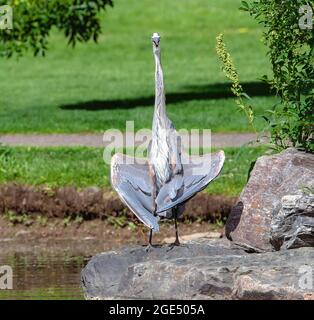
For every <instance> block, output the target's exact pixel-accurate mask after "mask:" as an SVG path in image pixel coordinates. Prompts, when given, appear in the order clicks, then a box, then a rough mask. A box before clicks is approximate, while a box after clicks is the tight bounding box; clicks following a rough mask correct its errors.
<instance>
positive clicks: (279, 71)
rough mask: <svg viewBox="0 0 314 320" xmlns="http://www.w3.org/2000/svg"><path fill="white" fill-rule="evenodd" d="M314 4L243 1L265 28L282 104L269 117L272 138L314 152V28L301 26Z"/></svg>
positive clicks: (271, 81)
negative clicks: (304, 11)
mask: <svg viewBox="0 0 314 320" xmlns="http://www.w3.org/2000/svg"><path fill="white" fill-rule="evenodd" d="M304 5H308V6H309V5H310V6H311V7H312V8H313V7H314V2H313V1H305V0H293V1H291V0H258V1H256V0H255V1H251V2H246V1H242V7H241V9H242V10H245V11H247V12H249V13H250V14H251V15H252V16H253V17H254V18H255V19H256V20H257V21H258V22H259V23H261V24H262V25H263V26H264V27H265V29H264V30H265V31H264V33H263V40H264V42H265V44H266V45H267V46H268V48H269V50H268V55H269V59H270V62H271V64H272V70H273V76H272V78H271V79H268V78H267V77H266V76H264V77H263V79H264V80H265V81H267V82H268V83H269V84H271V86H272V88H274V89H275V90H276V92H277V94H278V95H279V96H280V98H281V104H280V105H277V106H275V107H274V109H273V110H271V114H270V116H265V117H264V118H265V120H267V122H268V125H269V127H268V130H269V131H270V133H271V138H272V141H273V142H274V143H275V145H276V146H278V147H279V148H286V147H287V146H289V145H291V144H292V145H293V146H295V147H297V148H300V149H303V150H306V151H310V152H313V151H314V143H313V131H314V130H313V129H314V52H313V46H314V30H313V27H312V28H311V27H310V26H309V28H307V29H303V28H301V27H300V25H299V21H300V17H301V15H300V13H299V10H300V8H301V6H304ZM309 17H311V16H309Z"/></svg>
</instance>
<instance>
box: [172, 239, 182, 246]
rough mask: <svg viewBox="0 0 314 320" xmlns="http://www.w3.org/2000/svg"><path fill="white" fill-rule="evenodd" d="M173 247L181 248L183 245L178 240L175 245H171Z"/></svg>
mask: <svg viewBox="0 0 314 320" xmlns="http://www.w3.org/2000/svg"><path fill="white" fill-rule="evenodd" d="M171 246H172V247H179V246H181V243H180V241H179V239H176V241H175V242H173V243H172V244H171Z"/></svg>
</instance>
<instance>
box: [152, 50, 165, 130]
mask: <svg viewBox="0 0 314 320" xmlns="http://www.w3.org/2000/svg"><path fill="white" fill-rule="evenodd" d="M155 63H156V70H155V111H154V120H155V121H156V120H159V121H158V122H161V124H162V123H163V121H164V120H166V119H167V115H166V97H165V86H164V75H163V72H162V66H161V61H160V53H155Z"/></svg>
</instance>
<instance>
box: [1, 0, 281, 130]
mask: <svg viewBox="0 0 314 320" xmlns="http://www.w3.org/2000/svg"><path fill="white" fill-rule="evenodd" d="M114 3H115V7H114V8H113V9H111V8H110V9H108V11H107V12H106V13H105V14H103V35H102V36H101V37H100V39H99V43H98V44H94V43H88V44H79V45H78V46H77V47H76V48H75V49H74V50H72V49H71V48H70V47H68V46H67V45H66V41H65V39H64V37H63V35H61V34H59V33H57V32H54V33H53V35H52V37H51V41H50V46H49V47H50V48H49V51H48V53H47V57H45V58H34V57H32V55H31V54H28V55H27V56H25V57H23V58H21V59H19V60H17V59H15V58H13V59H11V60H5V59H0V70H1V72H0V92H1V95H0V133H17V132H18V133H21V132H25V133H36V132H37V133H39V132H46V133H50V132H57V133H58V132H59V133H61V132H102V131H104V130H106V129H108V128H112V127H114V128H119V129H123V128H124V127H125V121H126V120H134V121H135V127H136V129H139V128H150V127H151V121H152V111H153V100H154V99H153V95H154V77H153V73H154V64H153V57H152V52H151V41H150V37H151V34H152V32H154V31H158V32H160V34H161V36H162V50H163V64H164V69H165V77H166V86H167V94H168V112H169V115H170V117H171V119H172V120H173V122H174V123H175V125H176V127H177V128H178V129H179V128H188V129H191V128H210V129H212V130H213V132H218V131H220V132H222V131H234V132H236V131H239V132H240V131H248V130H250V128H248V126H247V122H246V119H245V118H244V117H243V115H242V114H241V113H239V112H235V110H236V107H235V104H234V101H233V98H232V97H231V96H230V91H229V85H228V83H227V82H226V79H225V77H224V75H223V74H222V72H221V70H220V64H219V62H218V59H217V56H216V53H215V38H216V36H217V35H218V34H219V33H220V32H224V33H225V40H226V43H227V45H228V47H229V49H230V51H231V53H232V55H233V58H234V61H235V64H236V65H237V67H238V70H239V73H240V77H241V79H242V81H243V83H245V84H247V88H248V89H247V90H248V93H249V94H250V95H252V96H253V97H254V102H253V104H254V106H255V111H256V112H257V114H261V113H262V112H263V111H264V110H265V109H270V108H271V107H272V106H273V105H274V103H275V102H276V99H274V98H273V97H270V96H269V90H268V88H265V87H264V86H263V85H261V83H259V82H258V81H257V79H258V77H260V76H261V75H263V74H269V72H270V66H269V62H268V60H267V57H266V48H265V47H264V46H263V44H262V43H261V41H260V36H261V26H259V25H257V24H256V23H255V22H254V20H253V19H252V18H251V17H249V15H248V14H246V13H244V12H241V11H239V10H238V8H239V6H240V4H241V1H240V0H211V1H208V0H188V1H182V0H171V1H169V0H159V1H153V0H141V1H136V0H115V1H114ZM262 126H263V121H262V119H261V118H259V119H258V123H257V127H258V128H261V127H262Z"/></svg>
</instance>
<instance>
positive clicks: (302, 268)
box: [82, 239, 314, 299]
mask: <svg viewBox="0 0 314 320" xmlns="http://www.w3.org/2000/svg"><path fill="white" fill-rule="evenodd" d="M313 265H314V250H312V249H310V248H302V249H297V250H286V251H280V252H269V253H263V254H256V253H251V254H249V253H247V252H245V251H244V250H242V249H240V248H234V247H231V246H230V244H229V243H228V242H227V240H225V239H224V240H223V239H219V240H218V239H215V240H206V241H198V242H190V243H188V244H185V245H182V246H180V247H171V246H160V247H156V248H152V249H150V250H149V251H148V252H146V250H145V248H144V247H134V248H125V249H121V250H119V251H111V252H107V253H102V254H99V255H97V256H94V257H93V258H92V259H91V260H90V261H89V262H88V264H87V265H86V267H85V268H84V269H83V271H82V286H83V289H84V292H85V297H86V298H87V299H121V298H125V299H313V298H314V294H313V287H311V277H313V273H312V271H313V269H311V268H310V266H313Z"/></svg>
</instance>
